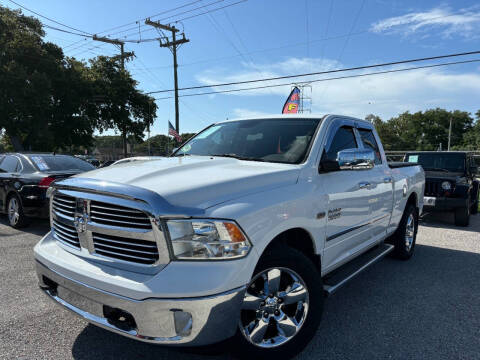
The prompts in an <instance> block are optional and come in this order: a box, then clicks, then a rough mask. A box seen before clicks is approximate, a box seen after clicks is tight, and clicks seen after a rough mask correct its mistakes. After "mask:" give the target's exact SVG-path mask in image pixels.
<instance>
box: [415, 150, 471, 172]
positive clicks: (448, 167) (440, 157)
mask: <svg viewBox="0 0 480 360" xmlns="http://www.w3.org/2000/svg"><path fill="white" fill-rule="evenodd" d="M407 161H408V162H416V163H419V164H420V165H422V167H423V169H424V170H426V171H450V172H464V171H465V154H456V153H442V152H438V153H418V154H407Z"/></svg>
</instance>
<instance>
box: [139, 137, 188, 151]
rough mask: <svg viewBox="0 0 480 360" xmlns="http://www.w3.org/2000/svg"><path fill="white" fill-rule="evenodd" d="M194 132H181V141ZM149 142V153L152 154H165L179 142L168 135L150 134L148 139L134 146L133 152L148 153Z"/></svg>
mask: <svg viewBox="0 0 480 360" xmlns="http://www.w3.org/2000/svg"><path fill="white" fill-rule="evenodd" d="M193 135H195V134H194V133H183V134H180V136H181V137H182V141H183V142H185V141H187V140H188V139H190V138H191V137H192V136H193ZM149 143H150V153H151V154H152V155H167V154H169V153H170V152H171V151H172V150H173V149H174V148H176V147H178V146H179V144H178V143H177V142H176V141H175V139H173V138H172V137H170V136H166V135H155V136H152V137H151V138H150V139H149V140H146V141H144V142H143V143H142V144H140V145H137V146H135V152H137V153H143V154H148V146H149Z"/></svg>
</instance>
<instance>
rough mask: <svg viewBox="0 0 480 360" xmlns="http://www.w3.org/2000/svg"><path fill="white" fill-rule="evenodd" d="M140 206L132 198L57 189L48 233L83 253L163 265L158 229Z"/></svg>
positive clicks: (166, 254)
mask: <svg viewBox="0 0 480 360" xmlns="http://www.w3.org/2000/svg"><path fill="white" fill-rule="evenodd" d="M70 194H71V195H74V196H70ZM100 200H101V201H100ZM110 201H111V202H110ZM136 206H138V208H135V207H136ZM144 208H145V207H144V205H143V204H142V203H137V202H136V201H134V200H124V199H121V198H116V197H113V196H98V195H95V194H90V193H83V192H82V193H80V192H69V191H66V192H62V191H57V192H55V193H54V194H53V195H52V198H51V227H52V233H53V235H54V237H55V239H56V240H57V241H58V242H59V243H60V244H62V245H66V246H68V247H69V249H71V248H75V249H78V250H79V254H83V255H84V256H88V257H96V258H98V259H99V258H110V259H115V260H118V262H119V263H128V264H132V265H139V266H153V265H157V264H159V263H160V260H162V261H163V262H162V264H163V263H165V259H168V258H169V255H168V249H167V248H166V246H165V245H164V244H163V243H162V246H163V247H162V246H160V245H159V244H160V243H159V242H158V240H159V239H161V240H164V238H163V234H162V231H161V228H159V227H157V226H155V229H154V228H153V227H152V221H151V217H150V216H149V215H148V214H147V213H146V212H145V211H144V210H142V209H144ZM159 246H160V247H159ZM159 249H162V251H160V250H159ZM110 263H111V261H110V262H109V264H110Z"/></svg>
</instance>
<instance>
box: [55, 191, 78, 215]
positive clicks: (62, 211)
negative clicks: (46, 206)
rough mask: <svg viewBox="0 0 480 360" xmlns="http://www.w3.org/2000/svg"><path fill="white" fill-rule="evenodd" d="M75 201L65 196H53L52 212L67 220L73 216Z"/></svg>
mask: <svg viewBox="0 0 480 360" xmlns="http://www.w3.org/2000/svg"><path fill="white" fill-rule="evenodd" d="M75 207H76V199H75V198H74V197H71V196H66V195H59V194H57V195H55V196H54V197H53V199H52V210H53V211H54V212H56V213H57V214H58V215H60V216H63V217H68V218H72V219H73V218H74V216H75Z"/></svg>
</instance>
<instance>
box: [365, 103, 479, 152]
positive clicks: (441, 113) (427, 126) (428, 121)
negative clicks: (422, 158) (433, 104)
mask: <svg viewBox="0 0 480 360" xmlns="http://www.w3.org/2000/svg"><path fill="white" fill-rule="evenodd" d="M367 118H368V119H369V120H371V121H372V122H373V123H374V125H375V127H376V129H377V132H378V134H379V136H380V138H381V139H382V143H383V146H384V148H385V149H386V150H437V149H439V148H442V149H444V150H445V149H446V148H447V145H448V132H449V126H450V120H452V136H451V147H452V149H453V148H458V149H460V148H464V147H465V146H466V142H468V141H471V136H470V135H469V136H467V135H466V134H470V133H471V132H472V130H473V119H472V117H471V116H470V114H469V113H468V112H465V111H459V110H455V111H447V110H444V109H439V108H437V109H430V110H426V111H424V112H421V111H419V112H416V113H414V114H411V113H409V112H408V111H407V112H404V113H402V114H400V115H398V116H397V117H393V118H391V119H390V120H388V121H386V122H383V121H382V120H381V119H380V118H378V117H375V116H374V115H369V116H368V117H367Z"/></svg>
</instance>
